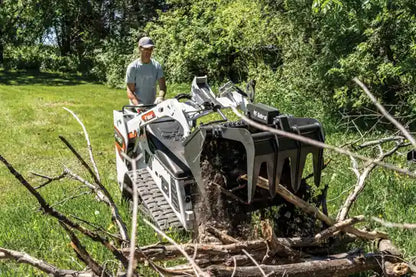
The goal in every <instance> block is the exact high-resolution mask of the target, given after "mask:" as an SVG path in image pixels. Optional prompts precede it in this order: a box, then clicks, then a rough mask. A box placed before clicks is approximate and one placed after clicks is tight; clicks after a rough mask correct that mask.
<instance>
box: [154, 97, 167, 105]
mask: <svg viewBox="0 0 416 277" xmlns="http://www.w3.org/2000/svg"><path fill="white" fill-rule="evenodd" d="M163 100H165V99H163V97H162V96H159V97H157V98H156V100H155V103H154V104H156V105H157V104H160V103H162V102H163Z"/></svg>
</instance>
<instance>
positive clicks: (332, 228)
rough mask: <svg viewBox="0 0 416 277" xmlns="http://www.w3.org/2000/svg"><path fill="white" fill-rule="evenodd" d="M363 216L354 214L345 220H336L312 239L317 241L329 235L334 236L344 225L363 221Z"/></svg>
mask: <svg viewBox="0 0 416 277" xmlns="http://www.w3.org/2000/svg"><path fill="white" fill-rule="evenodd" d="M364 219H365V217H364V216H363V215H359V216H354V217H352V218H349V219H347V220H344V221H341V222H337V223H335V224H334V225H332V226H330V227H329V228H327V229H325V230H323V231H322V232H320V233H318V234H316V235H315V237H314V239H315V240H317V241H323V240H325V239H327V238H329V237H332V236H334V234H335V233H336V232H338V231H340V230H342V229H344V228H345V227H348V226H352V225H354V224H355V223H357V222H362V221H364Z"/></svg>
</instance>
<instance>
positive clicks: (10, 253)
mask: <svg viewBox="0 0 416 277" xmlns="http://www.w3.org/2000/svg"><path fill="white" fill-rule="evenodd" d="M4 259H9V260H14V261H16V262H18V263H24V264H28V265H31V266H33V267H36V268H38V269H39V270H41V271H43V272H45V273H47V274H49V275H51V276H57V277H74V276H77V277H97V275H95V274H94V273H92V272H88V271H75V270H68V269H59V268H57V267H55V266H53V265H51V264H49V263H47V262H45V261H42V260H39V259H37V258H34V257H32V256H30V255H29V254H27V253H24V252H18V251H14V250H10V249H6V248H0V260H4Z"/></svg>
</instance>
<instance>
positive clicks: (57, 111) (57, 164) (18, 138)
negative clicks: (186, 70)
mask: <svg viewBox="0 0 416 277" xmlns="http://www.w3.org/2000/svg"><path fill="white" fill-rule="evenodd" d="M45 75H47V74H42V75H41V76H40V77H39V79H38V78H37V76H38V75H37V74H34V75H31V74H27V73H18V72H13V73H9V74H5V73H4V72H1V71H0V130H1V131H0V132H1V135H0V154H1V155H2V156H3V157H4V158H6V159H7V160H8V161H9V162H10V163H11V164H12V165H13V166H14V167H15V168H16V170H18V171H19V172H20V173H21V174H22V175H23V176H24V177H25V178H26V180H28V181H29V182H30V183H31V184H32V185H33V186H38V185H40V184H41V183H42V182H43V181H44V180H42V179H40V178H39V177H35V176H33V175H32V174H31V173H30V172H37V173H41V174H44V175H48V176H58V175H59V174H61V173H62V170H63V167H64V166H67V167H69V168H70V169H71V170H73V171H74V172H76V173H77V174H79V175H80V176H82V177H83V178H85V179H87V180H91V178H90V176H89V175H88V174H87V173H86V171H85V170H84V169H83V168H82V166H80V163H79V162H78V161H77V159H76V158H75V157H74V156H73V155H72V154H71V153H70V151H69V150H68V149H67V148H66V146H65V145H64V144H63V143H62V142H61V141H60V139H59V138H58V136H59V135H62V136H64V137H65V138H66V139H68V140H69V141H70V142H71V143H72V145H73V146H74V147H75V148H76V149H77V150H78V151H79V152H80V153H81V154H82V155H83V157H84V158H85V159H86V160H87V161H89V157H88V152H87V148H86V142H85V138H84V134H83V133H82V128H81V126H80V125H79V124H78V122H77V121H76V120H75V119H74V118H73V117H72V115H70V114H69V113H68V112H67V111H65V110H64V109H63V107H66V108H68V109H71V110H72V111H73V112H74V113H76V114H77V115H78V117H79V118H80V119H81V120H82V121H83V123H84V124H85V126H86V128H87V130H88V133H89V136H90V140H91V144H92V147H93V151H94V153H95V159H96V162H97V165H98V168H99V170H100V174H101V178H102V182H103V183H104V185H105V186H106V187H107V188H108V189H109V190H110V192H111V193H112V195H113V196H114V199H115V200H116V201H117V203H118V204H119V205H120V207H121V211H122V213H123V216H124V218H125V219H126V221H130V215H129V212H128V207H127V206H128V205H127V204H126V203H121V201H120V193H119V191H118V186H117V181H116V169H115V153H114V138H113V119H112V113H113V110H115V109H120V108H121V107H122V106H123V105H125V104H127V98H126V94H125V91H124V90H119V89H109V88H107V87H105V86H103V85H98V84H91V83H87V82H84V81H82V80H80V79H79V78H63V77H62V76H60V75H56V74H51V75H50V76H49V77H50V78H49V79H48V78H47V76H45ZM13 77H16V78H13ZM171 89H172V90H173V91H174V90H175V86H173V87H171ZM182 92H187V91H182ZM39 191H40V192H41V194H42V195H43V196H44V197H45V199H47V201H48V202H49V203H50V204H54V203H59V202H60V201H62V200H64V199H66V198H67V197H70V196H73V195H78V194H80V193H82V192H85V191H88V190H87V189H86V188H84V187H82V185H81V184H80V183H77V182H74V181H70V180H62V181H58V182H53V183H52V184H50V185H48V186H46V187H44V188H41V189H40V190H39ZM38 208H39V204H38V203H37V202H36V200H35V199H34V197H32V196H31V195H30V194H29V192H28V191H27V190H26V189H25V188H24V187H23V186H22V185H21V184H20V183H19V182H18V181H17V180H16V179H15V178H14V177H13V176H12V175H11V174H10V173H9V171H8V170H7V168H6V167H5V166H4V165H3V164H1V165H0V247H5V248H10V249H15V250H19V251H24V252H27V253H29V254H30V255H32V256H34V257H37V258H40V259H43V260H45V261H47V262H50V263H52V264H54V265H57V266H58V267H60V268H74V269H79V270H81V269H83V268H84V265H83V264H82V263H80V262H79V261H78V260H77V258H76V257H75V255H74V253H73V250H72V249H71V247H70V245H69V242H70V241H69V239H68V237H67V235H66V234H65V233H64V232H63V230H62V228H61V227H60V225H59V223H58V222H57V220H56V219H53V218H50V217H48V216H45V215H43V214H42V213H41V212H39V210H38ZM55 208H56V209H58V210H59V211H62V212H64V213H66V214H67V215H73V216H76V217H80V218H82V219H85V220H88V221H89V222H91V223H93V224H96V225H100V226H102V227H103V228H104V229H106V230H108V231H109V232H115V231H116V230H115V227H114V226H113V225H112V222H111V218H110V213H109V210H108V208H107V207H106V206H105V205H103V204H101V203H98V202H97V201H96V200H95V199H94V197H92V196H91V195H83V196H81V197H79V198H76V199H74V200H68V201H66V202H64V203H62V204H59V205H57V206H55ZM138 233H139V234H140V235H139V238H138V239H139V243H140V244H142V245H143V244H148V243H151V242H152V243H153V242H155V241H157V237H156V236H155V234H154V232H153V231H152V230H150V228H149V227H147V226H145V225H144V224H143V223H142V222H139V227H138ZM81 237H82V236H81ZM83 242H84V243H85V244H86V245H87V249H88V250H90V251H91V253H93V254H94V256H95V257H97V258H98V259H99V260H100V261H101V262H105V263H106V264H107V266H108V267H110V268H112V267H114V266H115V264H114V259H113V257H112V255H111V254H109V253H108V251H106V250H105V249H103V248H102V247H101V246H100V245H99V244H97V243H92V242H89V241H88V240H86V239H83ZM38 275H41V273H40V272H39V271H38V270H36V269H33V268H32V267H30V266H25V265H17V264H15V263H11V262H5V261H0V276H38Z"/></svg>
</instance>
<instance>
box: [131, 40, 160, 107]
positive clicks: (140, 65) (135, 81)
mask: <svg viewBox="0 0 416 277" xmlns="http://www.w3.org/2000/svg"><path fill="white" fill-rule="evenodd" d="M138 46H139V51H140V58H139V59H137V60H135V61H133V62H132V63H131V64H129V66H128V67H127V72H126V83H127V97H128V98H129V101H130V104H133V105H138V104H153V103H154V104H159V103H160V102H162V101H163V100H164V97H165V94H166V81H165V77H164V75H163V70H162V67H161V65H160V63H159V62H157V61H156V60H155V59H152V58H151V57H152V52H153V48H154V43H153V41H152V39H151V38H149V37H142V38H141V39H140V40H139V43H138ZM157 83H159V93H158V96H157V97H156V84H157Z"/></svg>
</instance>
